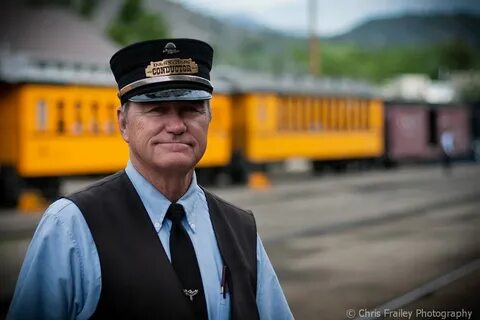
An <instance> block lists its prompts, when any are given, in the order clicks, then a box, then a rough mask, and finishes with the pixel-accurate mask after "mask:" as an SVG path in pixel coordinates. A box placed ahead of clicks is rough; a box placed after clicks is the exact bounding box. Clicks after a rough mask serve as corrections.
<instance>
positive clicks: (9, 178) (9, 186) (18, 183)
mask: <svg viewBox="0 0 480 320" xmlns="http://www.w3.org/2000/svg"><path fill="white" fill-rule="evenodd" d="M21 191H22V179H21V178H20V177H19V176H18V173H17V170H16V169H15V168H14V167H13V166H2V167H0V206H4V207H15V206H16V205H17V204H18V199H19V198H20V192H21Z"/></svg>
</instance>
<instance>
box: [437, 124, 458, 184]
mask: <svg viewBox="0 0 480 320" xmlns="http://www.w3.org/2000/svg"><path fill="white" fill-rule="evenodd" d="M440 146H441V148H442V164H443V172H444V174H445V175H450V173H451V170H452V169H451V168H452V156H453V154H454V151H455V143H454V137H453V133H452V132H451V131H450V130H449V129H448V128H445V130H443V132H442V135H441V136H440Z"/></svg>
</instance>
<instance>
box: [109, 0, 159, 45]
mask: <svg viewBox="0 0 480 320" xmlns="http://www.w3.org/2000/svg"><path fill="white" fill-rule="evenodd" d="M107 32H108V35H109V36H110V38H111V39H112V40H113V41H115V42H117V43H118V44H121V45H127V44H129V43H132V42H136V41H142V40H149V39H154V38H164V37H166V36H167V35H168V28H167V24H166V23H165V21H164V19H163V17H162V15H161V14H160V13H155V14H154V13H150V12H146V11H145V10H144V9H143V7H142V2H141V0H125V2H124V3H123V5H122V7H121V9H120V11H119V12H118V15H117V16H116V17H115V18H114V20H113V21H112V22H111V23H110V26H109V27H108V30H107Z"/></svg>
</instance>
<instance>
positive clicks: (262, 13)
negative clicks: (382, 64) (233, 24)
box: [174, 0, 480, 36]
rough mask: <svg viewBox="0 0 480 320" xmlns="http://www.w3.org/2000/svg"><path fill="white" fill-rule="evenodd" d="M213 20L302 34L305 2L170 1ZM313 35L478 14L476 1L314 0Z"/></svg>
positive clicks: (305, 28)
mask: <svg viewBox="0 0 480 320" xmlns="http://www.w3.org/2000/svg"><path fill="white" fill-rule="evenodd" d="M174 1H175V2H177V3H181V4H184V5H186V6H187V7H188V8H191V9H194V10H199V11H202V12H204V13H208V14H209V15H212V16H217V17H235V18H240V17H241V18H242V19H244V20H251V21H253V22H254V23H257V24H261V25H264V26H266V27H269V28H271V29H275V30H279V31H284V32H288V33H295V34H306V33H307V31H308V30H309V29H308V19H307V14H308V9H307V6H308V1H309V0H239V1H228V0H174ZM316 1H317V4H316V7H317V10H316V12H317V16H316V21H317V23H316V24H315V30H314V31H315V33H317V34H319V35H322V36H331V35H335V34H341V33H343V32H346V31H348V30H349V29H351V28H353V27H355V26H356V25H358V24H360V23H362V22H364V21H366V20H369V19H371V18H374V17H384V16H395V15H401V14H404V13H412V12H413V13H422V14H429V13H432V12H459V11H461V12H472V13H476V14H480V1H479V0H316Z"/></svg>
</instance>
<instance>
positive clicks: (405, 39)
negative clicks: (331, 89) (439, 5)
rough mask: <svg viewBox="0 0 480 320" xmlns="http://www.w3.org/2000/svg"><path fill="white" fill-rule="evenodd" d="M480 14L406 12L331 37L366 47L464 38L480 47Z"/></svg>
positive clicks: (473, 45) (451, 40) (440, 41)
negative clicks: (421, 13)
mask: <svg viewBox="0 0 480 320" xmlns="http://www.w3.org/2000/svg"><path fill="white" fill-rule="evenodd" d="M479 30H480V16H476V15H469V14H448V15H447V14H431V15H406V16H402V17H389V18H379V19H374V20H370V21H367V22H365V23H362V24H360V25H358V26H357V27H355V28H354V29H352V30H351V31H349V32H347V33H345V34H342V35H339V36H336V37H332V38H328V39H326V40H329V41H331V42H334V43H349V44H354V45H358V46H361V47H364V48H385V47H401V46H403V47H406V46H419V45H432V44H438V43H445V42H454V41H462V42H465V43H467V44H469V45H471V46H472V47H476V48H480V32H479Z"/></svg>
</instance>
